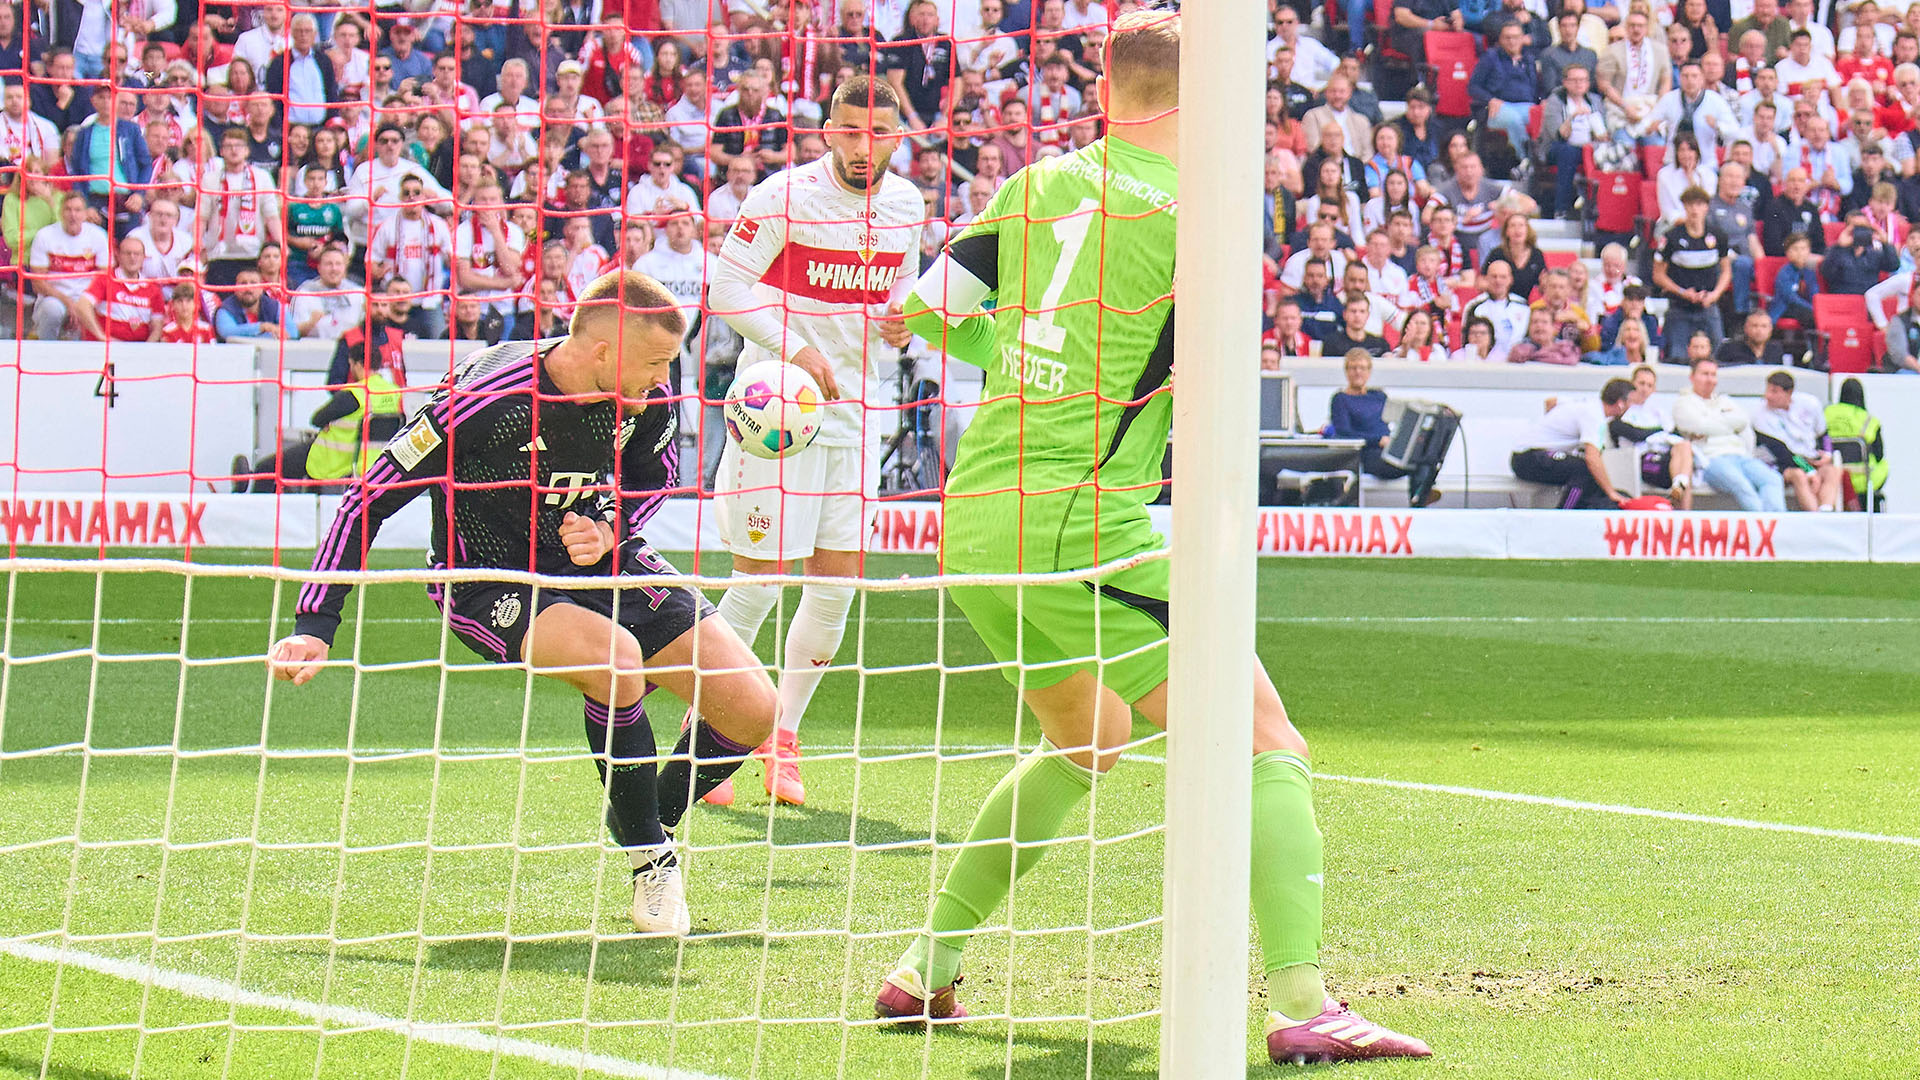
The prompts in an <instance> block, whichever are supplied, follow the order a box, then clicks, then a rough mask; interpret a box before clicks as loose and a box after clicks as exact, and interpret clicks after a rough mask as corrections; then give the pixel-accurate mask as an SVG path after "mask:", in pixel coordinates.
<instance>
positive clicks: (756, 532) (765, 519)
mask: <svg viewBox="0 0 1920 1080" xmlns="http://www.w3.org/2000/svg"><path fill="white" fill-rule="evenodd" d="M772 531H773V517H772V515H769V514H764V513H761V512H760V508H759V507H757V506H756V507H754V508H753V509H752V510H751V511H749V512H748V514H747V539H748V540H751V541H752V542H754V543H756V544H757V543H759V542H760V541H762V540H765V539H766V538H767V534H768V533H770V532H772Z"/></svg>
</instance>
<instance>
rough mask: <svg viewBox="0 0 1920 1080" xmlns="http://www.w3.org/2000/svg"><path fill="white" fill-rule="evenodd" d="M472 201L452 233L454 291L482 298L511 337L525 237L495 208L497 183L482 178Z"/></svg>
mask: <svg viewBox="0 0 1920 1080" xmlns="http://www.w3.org/2000/svg"><path fill="white" fill-rule="evenodd" d="M669 165H671V159H669ZM473 200H474V202H473V209H472V210H471V211H469V212H468V215H467V220H465V221H463V222H461V223H460V224H459V226H458V227H456V228H455V229H454V231H453V275H454V286H455V293H454V295H455V296H456V297H459V296H462V295H464V296H469V297H472V298H474V299H478V300H484V301H485V302H486V303H487V305H488V307H489V308H490V309H491V311H492V312H493V313H494V314H496V315H498V316H499V318H500V320H501V324H502V327H503V329H502V331H501V336H502V337H510V336H512V333H513V323H514V302H513V291H514V290H517V289H519V288H520V287H521V285H523V284H524V283H525V282H526V280H527V278H528V277H529V276H530V275H528V274H527V273H526V271H525V270H524V269H523V262H522V260H523V258H524V256H525V254H526V249H527V246H528V243H529V239H528V237H527V235H526V233H525V232H523V231H522V230H521V228H520V227H519V226H518V225H515V224H514V223H513V222H511V221H508V220H507V219H506V216H505V214H504V212H503V211H502V209H501V206H500V188H499V185H497V184H495V183H493V182H492V181H485V182H482V183H481V184H480V185H479V187H477V188H476V189H475V191H474V196H473ZM629 212H631V211H629Z"/></svg>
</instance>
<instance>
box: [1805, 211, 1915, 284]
mask: <svg viewBox="0 0 1920 1080" xmlns="http://www.w3.org/2000/svg"><path fill="white" fill-rule="evenodd" d="M1842 240H1843V243H1842V246H1839V247H1835V248H1833V249H1832V250H1831V251H1828V252H1827V257H1826V258H1825V259H1823V260H1821V262H1820V284H1821V287H1822V288H1823V289H1825V290H1826V291H1827V292H1830V293H1839V294H1841V295H1845V296H1865V295H1866V293H1867V290H1868V289H1871V288H1873V287H1874V285H1876V284H1878V283H1879V281H1880V279H1881V277H1883V276H1884V275H1887V274H1891V273H1893V272H1894V271H1896V270H1898V269H1900V256H1899V254H1898V253H1897V252H1896V251H1895V250H1894V249H1893V248H1891V247H1888V246H1887V245H1886V244H1884V243H1881V241H1880V237H1879V236H1878V235H1876V234H1875V233H1874V231H1873V229H1872V228H1871V227H1869V226H1868V225H1866V224H1865V223H1863V222H1862V221H1861V219H1860V217H1859V215H1855V216H1854V217H1853V219H1852V220H1851V221H1849V223H1848V226H1847V230H1846V232H1845V234H1843V237H1842Z"/></svg>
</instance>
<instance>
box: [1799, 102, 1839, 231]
mask: <svg viewBox="0 0 1920 1080" xmlns="http://www.w3.org/2000/svg"><path fill="white" fill-rule="evenodd" d="M1795 119H1797V120H1799V121H1800V125H1801V126H1800V135H1801V143H1800V167H1801V168H1803V169H1805V170H1807V176H1808V178H1809V179H1810V180H1811V181H1812V182H1813V188H1812V198H1813V203H1814V205H1815V206H1818V207H1819V208H1820V217H1821V219H1822V220H1824V221H1838V220H1839V218H1840V203H1841V200H1843V199H1845V198H1846V197H1847V195H1848V194H1849V193H1851V192H1852V191H1853V159H1852V158H1850V157H1848V156H1847V151H1846V148H1845V147H1843V146H1841V145H1840V144H1838V143H1834V142H1831V141H1829V140H1831V139H1832V137H1833V129H1832V128H1831V127H1830V126H1828V124H1827V119H1826V117H1824V116H1820V115H1817V114H1816V115H1813V116H1808V117H1805V118H1801V117H1799V116H1796V117H1795Z"/></svg>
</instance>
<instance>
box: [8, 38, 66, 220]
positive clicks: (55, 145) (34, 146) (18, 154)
mask: <svg viewBox="0 0 1920 1080" xmlns="http://www.w3.org/2000/svg"><path fill="white" fill-rule="evenodd" d="M12 10H13V8H12V7H11V6H8V5H0V12H11V11H12ZM59 153H60V132H59V131H58V130H56V129H55V128H54V126H53V124H51V123H50V122H48V121H47V120H46V119H45V118H44V117H40V116H36V115H35V114H33V113H31V112H28V111H27V88H26V87H25V86H24V85H22V84H21V83H20V82H18V81H16V80H14V79H12V78H9V79H8V80H7V85H6V91H5V95H4V113H3V114H0V167H6V168H15V167H17V166H19V164H20V163H21V162H22V161H25V160H26V159H27V158H29V157H34V158H39V159H41V160H43V161H46V160H52V159H53V158H55V157H57V156H59ZM16 250H17V249H16Z"/></svg>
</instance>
